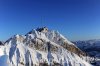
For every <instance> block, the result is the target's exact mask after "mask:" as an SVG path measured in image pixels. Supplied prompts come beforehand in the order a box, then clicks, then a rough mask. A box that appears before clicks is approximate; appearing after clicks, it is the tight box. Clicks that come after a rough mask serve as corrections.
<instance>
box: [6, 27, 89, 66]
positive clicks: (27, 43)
mask: <svg viewBox="0 0 100 66" xmlns="http://www.w3.org/2000/svg"><path fill="white" fill-rule="evenodd" d="M4 49H5V53H6V54H7V56H8V57H9V58H8V63H9V66H35V65H36V66H44V65H43V64H46V66H48V65H57V64H58V66H59V65H63V66H80V65H82V66H91V65H90V64H89V63H87V62H86V61H85V60H83V59H82V58H83V57H84V56H83V55H84V54H85V53H84V52H82V51H81V50H80V49H78V48H77V47H76V46H75V45H74V44H73V43H71V42H70V41H68V40H67V39H66V38H65V37H64V36H63V35H62V34H60V33H59V32H58V31H54V30H49V29H47V28H46V27H43V28H37V29H33V30H31V31H30V32H28V33H27V34H26V35H18V34H17V35H14V36H13V37H11V38H10V39H9V40H7V41H6V42H5V46H4ZM77 58H78V59H77Z"/></svg>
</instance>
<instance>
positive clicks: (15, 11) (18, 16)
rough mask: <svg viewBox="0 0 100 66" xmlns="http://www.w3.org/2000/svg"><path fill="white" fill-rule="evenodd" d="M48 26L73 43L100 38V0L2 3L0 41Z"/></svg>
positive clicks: (33, 0)
mask: <svg viewBox="0 0 100 66" xmlns="http://www.w3.org/2000/svg"><path fill="white" fill-rule="evenodd" d="M42 26H47V27H48V28H49V29H53V30H57V31H59V32H60V33H61V34H62V35H64V36H65V37H67V38H68V39H69V40H72V41H74V40H89V39H100V29H99V28H100V1H99V0H42V1H41V0H1V1H0V40H1V41H5V40H7V39H8V38H10V37H11V36H13V35H15V34H23V35H25V34H26V33H27V32H29V31H30V30H31V29H36V28H37V27H42Z"/></svg>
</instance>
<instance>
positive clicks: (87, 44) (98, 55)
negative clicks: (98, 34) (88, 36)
mask: <svg viewBox="0 0 100 66" xmlns="http://www.w3.org/2000/svg"><path fill="white" fill-rule="evenodd" d="M73 43H74V44H76V45H77V46H78V47H79V48H80V49H81V50H83V51H84V52H86V53H87V54H88V55H89V56H90V57H93V58H94V60H93V61H92V62H94V64H95V66H100V39H93V40H85V41H75V42H73Z"/></svg>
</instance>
